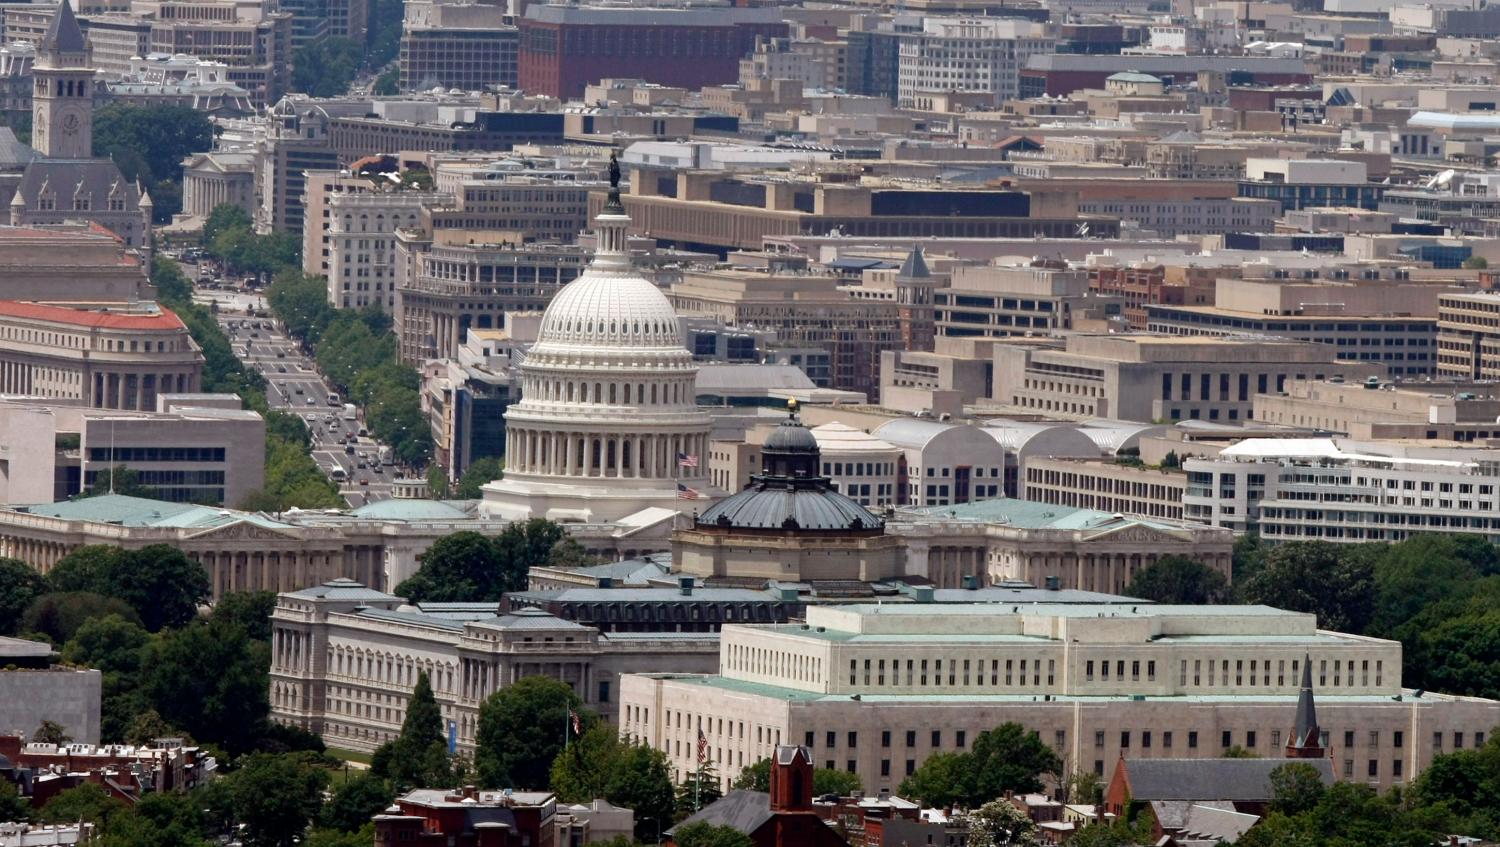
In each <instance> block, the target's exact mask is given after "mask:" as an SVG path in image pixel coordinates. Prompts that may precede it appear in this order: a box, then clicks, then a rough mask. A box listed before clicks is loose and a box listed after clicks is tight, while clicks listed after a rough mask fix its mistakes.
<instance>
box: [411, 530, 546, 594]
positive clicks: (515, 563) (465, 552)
mask: <svg viewBox="0 0 1500 847" xmlns="http://www.w3.org/2000/svg"><path fill="white" fill-rule="evenodd" d="M562 539H563V529H562V527H561V526H560V525H559V524H557V523H554V522H552V521H548V520H543V519H540V518H533V519H532V520H529V521H526V522H525V523H517V524H511V525H510V526H508V527H506V528H505V531H504V532H502V533H501V534H500V535H498V536H496V537H494V538H489V537H486V536H484V535H481V534H479V533H477V532H472V531H467V530H466V531H463V532H455V533H453V534H452V535H446V536H443V537H442V538H439V539H438V540H437V541H435V542H433V545H432V546H431V547H429V548H427V551H426V552H424V553H423V554H422V555H421V556H420V557H419V561H420V562H421V567H419V568H418V569H417V572H416V573H415V574H413V575H412V576H411V577H410V578H408V579H407V580H406V581H405V582H403V583H401V584H400V585H398V586H396V593H397V594H399V595H400V596H402V597H405V598H407V599H408V600H410V601H411V602H413V603H420V602H469V603H480V602H488V601H498V600H499V599H500V596H501V595H502V594H503V593H505V592H507V591H520V590H523V589H524V588H525V587H526V574H527V572H528V571H529V570H531V568H532V567H534V566H536V565H540V564H543V563H545V562H547V561H548V559H549V557H550V556H551V554H552V549H553V548H554V547H556V546H557V544H558V542H560V541H562Z"/></svg>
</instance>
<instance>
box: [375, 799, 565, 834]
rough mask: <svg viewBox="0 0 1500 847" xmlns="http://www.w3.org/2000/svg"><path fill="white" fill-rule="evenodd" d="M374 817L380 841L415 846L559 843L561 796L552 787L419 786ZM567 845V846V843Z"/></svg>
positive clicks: (376, 832)
mask: <svg viewBox="0 0 1500 847" xmlns="http://www.w3.org/2000/svg"><path fill="white" fill-rule="evenodd" d="M391 805H392V806H393V808H390V809H386V810H385V811H383V812H381V813H380V814H378V815H376V816H375V818H374V824H375V843H377V844H402V843H405V844H411V845H413V847H554V845H557V844H558V842H557V840H556V838H557V817H558V814H557V812H558V808H557V797H556V795H554V794H552V793H551V792H549V791H525V790H516V789H510V788H507V789H505V790H504V791H478V790H476V789H475V788H474V786H472V785H468V786H464V787H463V788H461V789H458V790H457V791H447V790H444V789H434V788H417V789H413V790H411V791H408V792H406V793H405V794H403V795H401V796H400V797H397V798H396V800H395V802H394V803H392V804H391ZM563 847H567V845H563Z"/></svg>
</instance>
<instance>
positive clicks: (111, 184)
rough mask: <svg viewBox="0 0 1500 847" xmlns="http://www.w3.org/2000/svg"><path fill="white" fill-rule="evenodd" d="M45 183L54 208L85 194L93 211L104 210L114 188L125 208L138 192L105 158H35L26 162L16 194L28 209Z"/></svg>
mask: <svg viewBox="0 0 1500 847" xmlns="http://www.w3.org/2000/svg"><path fill="white" fill-rule="evenodd" d="M43 186H46V187H47V189H48V190H49V191H51V192H52V193H53V195H54V196H55V197H56V198H57V208H58V209H60V210H68V209H72V208H73V205H72V201H73V198H74V197H76V196H83V197H88V198H89V199H90V207H89V208H90V209H92V210H93V211H94V212H99V211H102V210H107V209H108V208H109V204H108V200H109V197H110V195H111V194H112V193H113V192H114V191H115V190H116V189H117V188H118V190H119V192H120V194H121V195H123V196H124V198H125V208H126V209H127V210H135V209H138V208H139V207H140V202H141V192H140V191H139V190H138V189H137V188H136V185H135V183H133V182H131V181H130V180H128V179H126V178H125V175H124V174H122V173H120V169H119V167H118V166H116V165H115V163H114V162H112V161H110V160H109V159H38V160H36V161H34V162H32V163H31V164H30V165H27V166H26V172H25V173H23V174H22V175H21V183H20V185H18V186H16V194H17V195H19V196H20V197H21V199H23V200H25V201H26V206H27V208H29V209H35V208H36V207H37V198H38V197H39V196H40V194H41V191H42V187H43Z"/></svg>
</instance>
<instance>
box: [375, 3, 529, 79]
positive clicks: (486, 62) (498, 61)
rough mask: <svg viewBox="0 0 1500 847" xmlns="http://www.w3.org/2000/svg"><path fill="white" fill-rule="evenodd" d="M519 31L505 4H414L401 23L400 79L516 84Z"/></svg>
mask: <svg viewBox="0 0 1500 847" xmlns="http://www.w3.org/2000/svg"><path fill="white" fill-rule="evenodd" d="M517 32H518V31H517V29H516V28H515V27H514V26H512V25H510V16H509V15H508V14H507V12H506V7H505V6H504V5H503V4H502V5H493V4H490V3H433V2H413V3H408V4H406V10H405V17H404V18H403V20H402V23H401V48H400V55H399V66H400V69H401V81H400V84H401V86H402V87H403V88H408V89H409V88H431V87H433V86H435V85H436V86H442V87H443V88H457V89H459V90H461V91H483V90H485V89H487V88H490V87H492V86H501V85H504V86H509V87H511V88H514V87H515V85H516V78H517V77H516V52H517V50H518V48H519V35H518V34H517Z"/></svg>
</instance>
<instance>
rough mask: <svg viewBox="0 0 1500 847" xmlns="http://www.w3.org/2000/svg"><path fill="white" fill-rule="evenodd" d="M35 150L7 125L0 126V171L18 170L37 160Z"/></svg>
mask: <svg viewBox="0 0 1500 847" xmlns="http://www.w3.org/2000/svg"><path fill="white" fill-rule="evenodd" d="M37 155H38V154H37V152H36V151H35V150H33V149H31V148H30V147H27V146H26V145H25V144H22V143H21V140H20V139H19V138H16V133H15V131H14V130H12V129H11V128H10V127H8V126H0V171H15V170H20V169H21V168H23V167H25V166H26V165H29V164H31V163H32V162H35V161H36V160H37Z"/></svg>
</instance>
